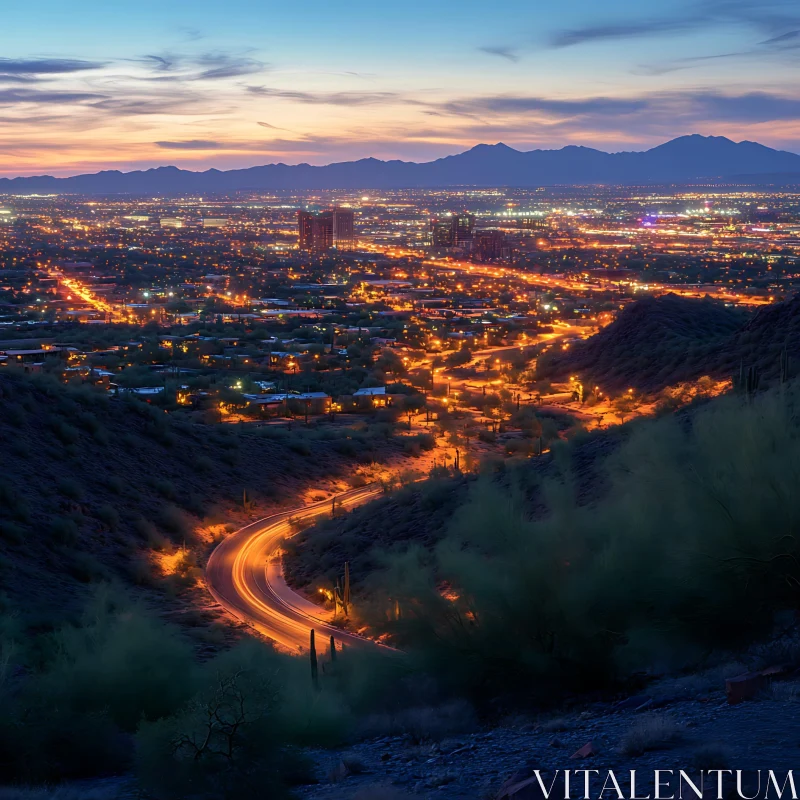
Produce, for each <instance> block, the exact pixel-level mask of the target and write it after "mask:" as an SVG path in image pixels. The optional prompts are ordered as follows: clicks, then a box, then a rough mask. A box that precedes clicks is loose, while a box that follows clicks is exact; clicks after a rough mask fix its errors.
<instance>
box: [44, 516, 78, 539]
mask: <svg viewBox="0 0 800 800" xmlns="http://www.w3.org/2000/svg"><path fill="white" fill-rule="evenodd" d="M48 532H49V534H50V538H51V539H52V540H53V541H54V542H55V543H56V544H61V545H74V544H76V543H77V541H78V534H79V530H78V525H77V523H76V522H75V520H74V519H73V518H72V517H53V519H51V520H50V524H49V526H48Z"/></svg>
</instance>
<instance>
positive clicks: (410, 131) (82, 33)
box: [0, 0, 800, 176]
mask: <svg viewBox="0 0 800 800" xmlns="http://www.w3.org/2000/svg"><path fill="white" fill-rule="evenodd" d="M4 6H6V7H4V8H3V9H2V11H0V175H3V176H13V175H38V174H51V175H72V174H78V173H82V172H94V171H97V170H100V169H122V170H126V171H127V170H130V169H142V168H149V167H153V166H160V165H164V164H175V165H177V166H180V167H184V168H187V169H208V168H210V167H216V168H219V169H233V168H241V167H247V166H253V165H256V164H267V163H275V162H284V163H290V164H297V163H303V162H306V163H311V164H327V163H331V162H335V161H347V160H352V159H357V158H365V157H375V158H382V159H393V158H400V159H404V160H412V161H428V160H432V159H435V158H439V157H441V156H445V155H450V154H453V153H457V152H461V151H463V150H466V149H468V148H469V147H472V146H474V145H476V144H479V143H489V144H494V143H496V142H504V143H505V144H508V145H510V146H512V147H515V148H517V149H520V150H532V149H535V148H559V147H563V146H565V145H570V144H579V145H585V146H588V147H596V148H598V149H601V150H606V151H612V152H613V151H619V150H642V149H646V148H648V147H652V146H654V145H656V144H660V143H661V142H664V141H667V140H668V139H671V138H674V137H675V136H680V135H684V134H689V133H701V134H706V135H712V134H713V135H720V136H728V137H729V138H731V139H734V140H736V141H740V140H743V139H749V140H752V141H759V142H762V143H763V144H767V145H769V146H772V147H778V148H781V149H786V150H791V151H793V152H800V80H798V78H800V0H691V1H689V2H670V1H669V0H662V2H661V3H657V4H656V3H642V2H641V0H639V1H638V2H633V0H605V2H597V0H559V2H552V0H551V1H550V2H542V0H503V2H500V3H487V2H486V0H427V1H426V2H423V1H422V0H404V1H403V2H389V1H388V0H378V1H377V2H376V1H375V0H372V2H365V1H364V0H346V1H345V2H338V3H337V2H330V0H324V2H323V1H322V0H303V2H294V3H290V2H286V0H281V1H280V2H275V0H137V2H135V3H123V2H117V0H111V1H110V2H109V0H103V2H99V0H70V1H69V2H64V0H28V1H27V2H21V1H19V2H13V3H7V4H4Z"/></svg>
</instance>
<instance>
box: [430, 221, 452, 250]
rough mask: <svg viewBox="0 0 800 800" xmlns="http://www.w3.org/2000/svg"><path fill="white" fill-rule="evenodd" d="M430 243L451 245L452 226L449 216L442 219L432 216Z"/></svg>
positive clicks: (442, 245) (435, 245) (443, 245)
mask: <svg viewBox="0 0 800 800" xmlns="http://www.w3.org/2000/svg"><path fill="white" fill-rule="evenodd" d="M431 244H432V245H433V246H434V247H452V246H453V226H452V218H451V217H444V218H443V219H438V218H437V217H434V218H433V219H432V220H431Z"/></svg>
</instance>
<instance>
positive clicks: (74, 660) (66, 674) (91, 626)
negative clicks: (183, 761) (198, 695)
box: [31, 588, 194, 732]
mask: <svg viewBox="0 0 800 800" xmlns="http://www.w3.org/2000/svg"><path fill="white" fill-rule="evenodd" d="M53 639H54V645H55V649H54V652H55V655H54V658H53V660H52V661H51V663H49V664H48V665H47V668H46V670H45V672H44V673H43V674H42V675H41V676H40V677H39V678H38V679H37V680H36V681H35V685H32V686H31V690H32V691H33V690H34V689H35V691H36V693H37V695H38V696H39V698H41V699H42V700H45V699H47V700H49V702H48V703H47V704H48V705H50V706H52V707H53V708H65V709H70V710H72V711H73V712H75V713H90V714H91V713H106V714H107V715H108V717H109V719H110V720H112V721H113V722H114V723H115V724H117V725H119V727H120V728H121V729H122V730H125V731H130V732H133V731H135V730H136V728H137V726H138V725H139V722H140V721H141V720H142V719H145V720H156V719H160V718H162V717H165V716H168V715H169V714H171V713H173V712H174V711H175V710H176V709H177V708H179V707H180V706H181V705H182V704H183V703H184V702H186V700H187V699H188V697H190V696H191V692H192V689H193V676H194V667H193V659H192V653H191V650H190V649H189V647H188V646H187V645H186V644H185V643H184V641H183V639H182V637H181V635H180V633H179V632H178V631H177V630H175V629H173V628H171V627H168V626H166V625H164V624H162V623H160V622H157V621H155V620H153V619H152V618H150V617H148V616H147V615H146V614H145V613H143V612H142V611H141V610H140V609H139V608H137V607H136V606H133V605H131V604H130V603H129V602H128V601H127V600H125V599H124V598H122V597H119V596H117V595H116V594H115V593H114V592H112V591H110V590H109V589H108V588H102V589H100V590H98V592H97V593H96V594H95V595H94V597H93V598H92V601H91V602H90V604H89V605H88V606H87V608H86V611H85V613H84V616H83V618H82V620H81V623H80V624H79V625H72V626H66V627H64V628H62V629H61V630H60V631H58V632H57V633H56V634H55V635H54V637H53ZM178 678H180V679H178Z"/></svg>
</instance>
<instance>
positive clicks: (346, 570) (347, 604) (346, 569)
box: [343, 561, 350, 616]
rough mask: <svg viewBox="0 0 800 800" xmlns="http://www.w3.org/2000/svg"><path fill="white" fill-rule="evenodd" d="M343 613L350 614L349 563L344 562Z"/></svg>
mask: <svg viewBox="0 0 800 800" xmlns="http://www.w3.org/2000/svg"><path fill="white" fill-rule="evenodd" d="M343 600H344V613H345V616H346V615H347V614H348V613H349V612H350V562H349V561H345V562H344V598H343Z"/></svg>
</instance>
